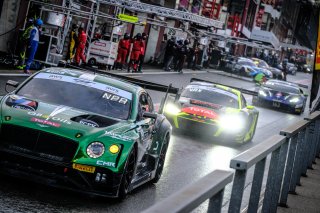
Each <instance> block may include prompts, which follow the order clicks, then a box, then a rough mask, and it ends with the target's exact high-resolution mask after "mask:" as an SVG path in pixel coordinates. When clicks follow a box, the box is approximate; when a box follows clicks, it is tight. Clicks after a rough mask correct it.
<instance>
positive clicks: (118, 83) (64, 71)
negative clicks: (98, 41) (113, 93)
mask: <svg viewBox="0 0 320 213" xmlns="http://www.w3.org/2000/svg"><path fill="white" fill-rule="evenodd" d="M40 72H41V73H52V74H59V75H65V76H71V77H75V78H79V79H84V80H91V81H94V82H99V83H103V84H106V85H111V86H115V87H118V88H119V89H124V90H126V91H128V92H131V93H136V92H138V91H139V90H142V88H141V87H139V86H137V85H134V84H131V83H129V82H125V81H122V80H119V79H116V78H113V77H110V76H107V74H106V75H101V74H93V73H91V72H84V71H80V70H76V69H70V68H47V69H44V70H41V71H40Z"/></svg>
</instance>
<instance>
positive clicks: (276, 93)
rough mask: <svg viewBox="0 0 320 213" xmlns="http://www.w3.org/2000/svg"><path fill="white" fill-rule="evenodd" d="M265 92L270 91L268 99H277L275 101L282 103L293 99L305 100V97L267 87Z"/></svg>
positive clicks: (264, 88)
mask: <svg viewBox="0 0 320 213" xmlns="http://www.w3.org/2000/svg"><path fill="white" fill-rule="evenodd" d="M262 89H263V90H264V91H268V96H267V97H268V98H269V99H275V100H281V101H289V100H290V99H291V98H294V97H298V98H300V99H301V100H303V97H302V96H301V95H298V94H294V93H288V92H284V91H280V90H273V89H270V88H267V87H263V88H262Z"/></svg>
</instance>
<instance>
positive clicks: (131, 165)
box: [118, 148, 136, 199]
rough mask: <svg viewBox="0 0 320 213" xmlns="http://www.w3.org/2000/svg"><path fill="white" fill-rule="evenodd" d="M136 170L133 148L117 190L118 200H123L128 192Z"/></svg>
mask: <svg viewBox="0 0 320 213" xmlns="http://www.w3.org/2000/svg"><path fill="white" fill-rule="evenodd" d="M135 168H136V152H135V149H134V148H133V149H132V150H131V152H130V154H129V156H128V158H127V162H126V165H125V167H124V172H123V176H122V179H121V184H120V189H119V196H118V198H119V199H124V198H125V197H126V196H127V194H128V192H129V187H130V184H131V181H132V179H133V176H134V172H135Z"/></svg>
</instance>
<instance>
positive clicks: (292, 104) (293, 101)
mask: <svg viewBox="0 0 320 213" xmlns="http://www.w3.org/2000/svg"><path fill="white" fill-rule="evenodd" d="M300 86H302V85H300ZM307 96H308V95H307V94H305V93H304V92H303V90H302V89H301V88H300V87H299V86H298V85H297V84H294V83H290V82H286V81H279V80H269V81H267V82H266V83H265V84H264V85H262V86H261V87H260V88H259V90H258V96H255V97H253V99H252V103H253V104H254V105H256V106H266V107H272V108H275V109H282V110H285V111H289V112H292V113H296V114H302V113H303V112H304V109H305V106H306V102H307Z"/></svg>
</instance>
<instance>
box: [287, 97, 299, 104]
mask: <svg viewBox="0 0 320 213" xmlns="http://www.w3.org/2000/svg"><path fill="white" fill-rule="evenodd" d="M299 101H300V98H297V97H294V98H291V99H290V100H289V102H290V103H298V102H299Z"/></svg>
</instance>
